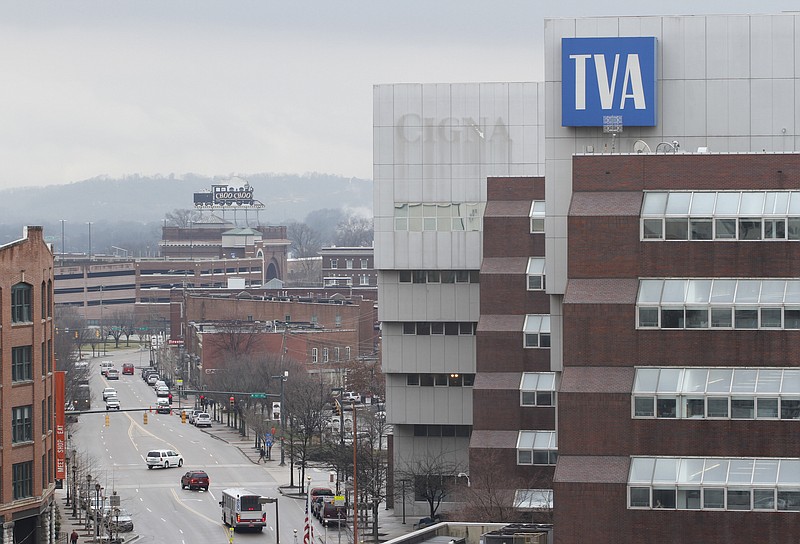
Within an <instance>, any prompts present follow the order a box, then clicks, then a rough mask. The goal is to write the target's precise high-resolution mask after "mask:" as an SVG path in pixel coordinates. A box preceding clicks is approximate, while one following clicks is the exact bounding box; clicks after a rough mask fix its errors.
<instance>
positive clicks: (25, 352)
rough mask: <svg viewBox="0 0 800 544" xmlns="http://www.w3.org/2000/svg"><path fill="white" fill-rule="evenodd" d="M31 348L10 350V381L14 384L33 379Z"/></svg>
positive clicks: (24, 347)
mask: <svg viewBox="0 0 800 544" xmlns="http://www.w3.org/2000/svg"><path fill="white" fill-rule="evenodd" d="M31 352H32V349H31V346H20V347H15V348H11V380H12V381H15V382H21V381H27V380H32V379H33V371H32V370H33V369H32V363H31Z"/></svg>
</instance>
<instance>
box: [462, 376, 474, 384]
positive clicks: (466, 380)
mask: <svg viewBox="0 0 800 544" xmlns="http://www.w3.org/2000/svg"><path fill="white" fill-rule="evenodd" d="M473 385H475V374H464V387H472V386H473Z"/></svg>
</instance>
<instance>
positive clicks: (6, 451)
mask: <svg viewBox="0 0 800 544" xmlns="http://www.w3.org/2000/svg"><path fill="white" fill-rule="evenodd" d="M0 310H1V311H0V360H2V361H3V363H4V364H3V365H2V368H0V391H1V392H2V394H1V395H0V414H2V417H3V422H2V425H0V482H2V485H0V521H1V522H2V524H3V530H2V538H0V540H2V542H36V543H51V542H55V516H54V514H55V511H54V498H53V497H54V491H55V472H56V467H55V462H56V454H55V445H56V442H55V427H54V418H53V414H54V398H56V396H55V392H54V390H53V383H54V380H53V372H54V371H55V367H54V361H53V334H54V326H53V253H52V250H51V248H50V247H49V246H48V244H46V243H45V241H44V235H43V231H42V227H27V228H26V229H25V233H24V234H23V237H22V239H20V240H17V241H15V242H11V243H8V244H5V245H3V246H0ZM61 398H62V399H63V395H61ZM62 402H63V400H62Z"/></svg>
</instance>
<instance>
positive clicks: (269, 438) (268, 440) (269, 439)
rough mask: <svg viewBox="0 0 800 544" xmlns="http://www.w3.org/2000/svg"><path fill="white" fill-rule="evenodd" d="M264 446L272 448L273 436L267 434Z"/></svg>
mask: <svg viewBox="0 0 800 544" xmlns="http://www.w3.org/2000/svg"><path fill="white" fill-rule="evenodd" d="M264 445H265V446H266V447H268V448H269V447H272V435H271V434H269V433H267V434H265V435H264Z"/></svg>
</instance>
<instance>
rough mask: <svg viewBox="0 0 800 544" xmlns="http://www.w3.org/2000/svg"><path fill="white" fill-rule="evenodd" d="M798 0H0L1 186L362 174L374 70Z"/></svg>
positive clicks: (408, 73)
mask: <svg viewBox="0 0 800 544" xmlns="http://www.w3.org/2000/svg"><path fill="white" fill-rule="evenodd" d="M796 5H797V2H796V0H795V1H793V2H790V1H782V0H776V1H770V2H766V3H763V4H761V3H756V2H754V1H753V0H748V1H745V0H727V1H721V0H720V1H718V0H702V1H697V0H692V1H684V0H672V1H670V2H639V3H638V5H637V4H636V3H634V2H631V1H630V0H625V1H622V0H607V1H605V2H597V1H596V0H592V1H588V0H573V1H568V0H557V1H540V0H492V1H488V0H486V1H478V0H441V1H437V0H394V1H391V2H390V1H383V0H339V1H335V0H314V1H311V0H309V1H301V0H288V1H287V0H283V1H281V2H275V1H272V0H247V1H245V0H113V1H112V0H94V1H90V0H69V1H63V2H62V1H58V2H53V1H47V2H42V1H37V0H25V1H22V0H0V78H1V79H0V189H4V188H10V187H19V186H27V185H49V184H61V183H69V182H72V181H79V180H82V179H86V178H90V177H94V176H99V175H109V176H114V177H116V176H122V175H126V174H135V173H139V174H143V175H151V174H162V175H165V176H166V175H169V174H171V173H174V174H175V175H176V176H180V175H181V174H184V173H186V172H194V173H197V174H203V175H227V174H231V173H241V174H244V175H246V174H248V173H254V172H291V173H304V172H311V171H317V172H325V173H331V174H339V175H342V176H348V177H349V176H356V177H362V178H371V177H372V86H373V85H374V84H376V83H398V82H414V83H427V82H463V81H537V80H541V79H542V78H543V68H542V55H541V47H542V34H543V26H544V18H545V17H572V16H589V15H620V14H659V15H675V14H685V13H746V12H752V11H753V10H754V9H756V10H757V11H759V12H761V11H762V10H765V9H769V10H772V11H771V13H778V12H779V10H781V9H793V8H794V9H796V8H795V6H796ZM754 6H757V7H754ZM760 6H763V7H760ZM758 8H760V9H758Z"/></svg>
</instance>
